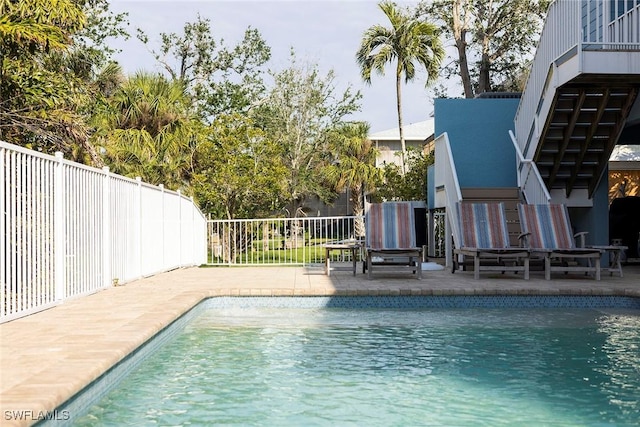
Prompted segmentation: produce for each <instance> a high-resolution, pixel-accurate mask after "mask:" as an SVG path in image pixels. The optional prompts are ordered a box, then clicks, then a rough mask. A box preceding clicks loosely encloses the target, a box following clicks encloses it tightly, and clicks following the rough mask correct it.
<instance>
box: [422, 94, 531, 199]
mask: <svg viewBox="0 0 640 427" xmlns="http://www.w3.org/2000/svg"><path fill="white" fill-rule="evenodd" d="M519 102H520V100H519V99H483V98H480V99H436V100H435V105H434V111H435V123H434V125H435V135H436V137H437V136H439V135H441V134H442V133H444V132H447V134H448V135H449V143H450V144H451V152H452V154H453V158H454V162H455V165H456V169H457V171H458V180H459V182H460V187H461V188H466V187H516V186H517V177H516V168H515V155H516V154H515V148H514V147H513V144H512V143H511V139H510V138H509V133H508V131H509V130H513V119H514V117H515V113H516V109H517V108H518V104H519ZM436 161H437V160H436Z"/></svg>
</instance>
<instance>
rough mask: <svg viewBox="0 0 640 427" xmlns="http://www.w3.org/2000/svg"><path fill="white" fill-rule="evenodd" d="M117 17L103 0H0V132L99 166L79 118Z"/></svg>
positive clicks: (102, 69) (100, 77)
mask: <svg viewBox="0 0 640 427" xmlns="http://www.w3.org/2000/svg"><path fill="white" fill-rule="evenodd" d="M123 20H124V16H123V15H111V14H109V12H108V3H107V2H106V0H86V1H67V0H59V1H52V0H23V1H17V2H16V1H5V2H0V139H4V140H6V141H9V142H12V143H14V144H18V145H23V146H26V147H28V148H32V149H35V150H40V151H44V152H48V153H53V152H54V151H62V152H63V153H64V154H65V155H66V156H67V157H68V158H71V159H73V160H76V161H81V162H85V163H93V164H95V165H97V166H101V162H102V159H101V158H100V156H99V154H98V153H97V151H96V150H95V149H94V148H93V147H92V146H91V144H90V142H89V135H90V133H91V128H90V127H89V126H88V125H87V119H88V117H89V116H90V114H92V110H93V109H92V106H93V104H94V102H95V99H96V98H97V97H99V96H100V91H101V90H102V89H105V88H106V86H105V85H104V83H105V82H106V81H107V77H108V76H109V78H113V76H114V75H115V74H114V71H117V68H116V67H114V66H113V65H112V64H109V61H108V59H109V57H110V54H111V53H113V52H112V51H111V50H109V49H108V48H107V46H106V43H105V39H106V38H107V37H111V36H116V35H123V34H124V31H123V30H122V29H121V28H120V24H121V23H122V21H123ZM116 74H117V73H116Z"/></svg>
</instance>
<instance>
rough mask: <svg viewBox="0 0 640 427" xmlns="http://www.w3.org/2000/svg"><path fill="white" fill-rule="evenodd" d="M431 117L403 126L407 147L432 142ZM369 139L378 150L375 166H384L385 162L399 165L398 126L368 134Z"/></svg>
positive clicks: (422, 146) (400, 147) (421, 146)
mask: <svg viewBox="0 0 640 427" xmlns="http://www.w3.org/2000/svg"><path fill="white" fill-rule="evenodd" d="M433 123H434V122H433V118H431V119H429V120H425V121H423V122H417V123H412V124H408V125H405V126H404V140H405V146H406V147H407V149H408V148H409V147H416V148H422V149H425V148H426V147H428V146H429V145H430V144H431V143H432V142H433V130H434V127H433ZM369 139H370V140H371V141H372V142H373V143H374V145H375V147H376V148H377V149H378V150H379V151H380V155H379V156H378V158H377V160H376V166H377V167H384V165H385V164H388V163H395V164H397V165H398V166H400V152H401V151H402V146H401V144H400V130H399V128H393V129H387V130H383V131H380V132H376V133H373V134H371V135H369Z"/></svg>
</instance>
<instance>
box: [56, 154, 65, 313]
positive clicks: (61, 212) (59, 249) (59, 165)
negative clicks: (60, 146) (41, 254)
mask: <svg viewBox="0 0 640 427" xmlns="http://www.w3.org/2000/svg"><path fill="white" fill-rule="evenodd" d="M55 156H56V160H57V162H56V166H55V174H54V178H53V203H54V205H53V212H54V214H53V221H54V222H53V230H54V231H53V245H54V246H53V248H54V252H53V253H54V265H55V276H54V278H55V301H63V300H64V299H65V298H66V295H65V288H66V286H65V281H66V268H67V266H66V253H65V252H66V241H65V240H66V236H65V220H66V215H65V191H64V163H63V162H62V161H63V159H64V156H63V154H62V153H61V152H60V151H56V153H55Z"/></svg>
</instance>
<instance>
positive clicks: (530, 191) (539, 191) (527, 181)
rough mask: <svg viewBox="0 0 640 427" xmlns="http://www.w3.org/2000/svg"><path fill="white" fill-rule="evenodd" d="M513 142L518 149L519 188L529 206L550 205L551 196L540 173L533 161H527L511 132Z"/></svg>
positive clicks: (517, 171)
mask: <svg viewBox="0 0 640 427" xmlns="http://www.w3.org/2000/svg"><path fill="white" fill-rule="evenodd" d="M509 136H510V137H511V142H512V143H513V146H514V147H515V149H516V168H517V169H516V176H517V178H518V187H519V188H520V190H521V191H522V194H523V195H524V198H525V201H526V202H527V203H528V204H549V203H550V201H551V195H550V194H549V190H547V186H546V185H545V184H544V181H543V180H542V176H541V175H540V171H539V170H538V167H537V166H536V163H535V162H534V161H533V160H532V159H525V158H524V156H523V155H522V151H520V146H519V145H518V141H516V137H515V135H514V134H513V132H511V131H509Z"/></svg>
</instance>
